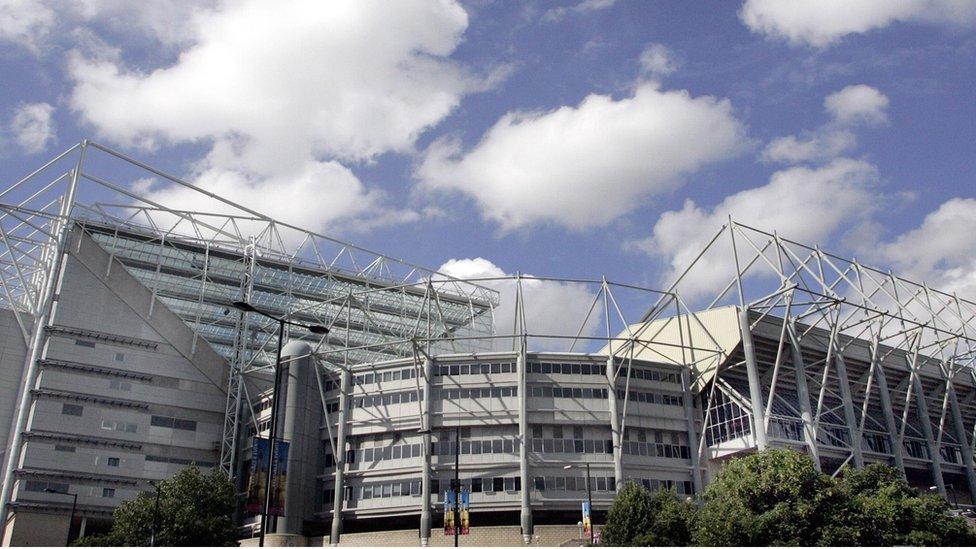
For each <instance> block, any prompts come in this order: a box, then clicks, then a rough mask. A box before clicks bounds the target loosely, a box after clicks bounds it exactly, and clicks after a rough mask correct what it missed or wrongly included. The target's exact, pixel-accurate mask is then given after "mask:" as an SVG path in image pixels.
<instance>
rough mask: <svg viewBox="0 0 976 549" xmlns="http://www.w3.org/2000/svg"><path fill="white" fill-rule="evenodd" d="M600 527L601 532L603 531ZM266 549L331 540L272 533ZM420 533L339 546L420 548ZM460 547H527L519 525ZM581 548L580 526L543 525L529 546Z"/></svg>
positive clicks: (347, 540)
mask: <svg viewBox="0 0 976 549" xmlns="http://www.w3.org/2000/svg"><path fill="white" fill-rule="evenodd" d="M599 528H600V527H599V526H597V531H599ZM257 545H258V540H257V538H250V539H245V540H242V541H241V547H257ZM264 545H265V547H327V546H328V545H329V540H328V537H325V538H323V537H312V538H305V537H302V536H282V535H279V534H271V535H269V536H268V537H267V538H266V539H265V543H264ZM419 545H420V538H419V537H418V535H417V530H393V531H386V532H359V533H355V534H343V535H342V540H341V541H340V542H339V547H412V546H419ZM458 545H459V546H460V547H513V546H522V545H525V544H524V543H523V542H522V534H521V532H520V530H519V527H518V526H482V527H472V528H471V533H470V534H469V535H467V536H461V537H460V540H459V542H458ZM570 545H572V546H577V545H579V529H578V527H577V526H575V525H573V526H562V525H540V526H536V527H535V535H533V536H532V541H531V542H530V543H529V546H532V547H559V546H570ZM429 546H430V547H453V546H454V536H446V535H444V533H443V531H437V532H434V533H433V535H432V536H431V538H430V543H429Z"/></svg>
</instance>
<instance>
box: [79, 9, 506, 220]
mask: <svg viewBox="0 0 976 549" xmlns="http://www.w3.org/2000/svg"><path fill="white" fill-rule="evenodd" d="M99 5H100V6H101V7H100V9H101V10H102V11H103V12H105V10H109V9H110V8H111V9H114V10H123V9H124V8H122V7H119V6H118V5H117V3H104V5H103V4H99ZM467 25H468V16H467V13H466V12H465V10H464V9H463V8H462V7H461V6H460V5H458V4H457V3H455V2H453V1H450V0H444V1H440V2H424V1H419V0H417V1H407V0H404V1H401V2H392V3H390V2H381V1H342V2H328V3H324V2H316V1H311V0H308V1H301V2H295V3H293V4H290V5H289V7H288V9H281V7H280V6H278V5H276V4H275V3H273V2H262V1H257V0H242V1H240V2H233V3H227V4H220V5H219V6H217V7H215V8H213V9H207V8H199V9H197V10H196V11H194V12H193V17H192V18H190V21H189V23H188V27H189V29H188V31H189V32H190V35H189V36H182V35H180V36H176V35H174V36H170V37H169V38H168V40H170V41H173V42H176V43H178V44H185V46H183V49H182V51H181V52H180V54H179V55H178V56H177V57H176V58H175V61H173V62H172V63H171V64H169V65H167V66H163V67H159V68H156V69H154V70H149V71H143V70H137V69H132V68H129V67H126V66H124V65H122V64H121V63H120V62H119V61H118V60H117V59H113V58H110V57H108V58H106V57H98V56H94V57H93V56H89V55H85V54H83V53H81V52H79V51H75V52H73V53H72V55H71V56H70V59H69V63H68V67H69V75H70V78H71V80H72V81H73V89H72V91H71V95H70V105H71V107H72V108H73V109H74V110H75V111H76V112H77V113H78V114H79V115H80V117H81V118H82V119H83V121H85V122H87V123H89V124H90V125H92V126H93V127H94V129H95V132H96V135H97V137H98V138H99V139H103V140H108V141H111V142H114V143H119V144H122V145H123V146H130V147H132V146H135V147H144V148H155V147H160V146H169V145H173V144H182V143H194V144H209V145H210V147H211V150H210V151H209V153H208V154H207V155H206V157H205V158H204V159H202V160H201V161H200V162H198V164H197V165H196V166H195V167H194V174H195V177H196V178H197V182H198V183H199V184H200V185H202V186H204V187H206V188H208V189H210V190H220V191H221V192H222V193H225V196H227V197H228V198H230V199H231V200H235V201H239V202H241V203H243V204H244V205H248V206H252V207H256V209H258V210H260V211H271V210H284V211H281V212H280V213H279V214H280V215H284V216H285V217H284V218H285V219H288V220H295V219H299V220H301V221H302V223H304V224H305V226H307V227H308V228H310V229H316V230H318V229H324V228H326V226H328V224H329V223H330V222H333V221H334V220H336V219H343V218H349V217H350V216H356V215H367V214H369V215H374V214H375V215H379V216H380V217H381V218H382V219H383V220H395V219H399V220H405V219H412V218H416V215H415V214H411V213H410V212H395V211H390V210H383V209H382V208H377V206H378V205H379V204H380V200H381V198H382V197H381V194H380V193H378V192H376V191H373V190H369V189H367V188H366V187H365V186H364V185H363V183H362V182H361V181H359V180H358V179H357V178H356V177H355V176H354V175H353V174H352V172H350V171H349V169H348V168H347V167H346V166H349V165H351V164H354V163H368V162H371V161H373V160H374V159H375V158H376V157H377V156H379V155H381V154H384V153H387V152H399V153H403V152H410V151H412V149H413V145H414V142H415V140H416V139H417V138H418V137H419V136H420V135H421V134H422V133H423V132H425V131H426V130H428V129H429V128H431V127H432V126H434V125H436V124H438V123H439V122H440V121H441V120H443V119H444V118H445V117H446V116H448V115H449V114H450V113H451V112H452V111H453V110H454V109H455V108H456V107H457V106H458V104H459V103H460V101H461V99H462V97H464V96H465V95H466V94H468V93H472V92H474V91H477V90H482V89H485V88H486V87H487V86H490V85H491V83H492V82H493V81H492V80H491V78H492V77H493V76H494V75H489V76H484V77H481V76H476V75H474V74H473V73H471V72H470V71H469V70H467V69H466V68H465V67H463V66H461V65H459V64H458V63H456V62H454V61H453V60H451V59H450V58H449V56H450V55H451V53H452V52H453V51H454V49H455V48H456V47H457V45H458V44H459V43H460V41H461V39H462V35H463V33H464V31H465V30H466V28H467ZM339 163H342V165H340V164H339ZM157 192H162V193H165V196H166V197H167V198H169V199H171V200H172V201H174V202H178V201H179V200H184V201H186V203H185V204H182V205H183V207H186V208H193V209H199V208H200V207H201V203H200V201H201V200H203V199H202V198H196V197H195V196H194V195H189V194H187V193H185V192H182V191H176V190H173V191H171V192H167V191H165V190H158V191H157ZM328 193H334V194H328ZM191 197H192V198H191ZM269 197H274V199H273V200H269V199H268V198H269ZM284 199H287V200H284ZM279 202H283V203H286V204H288V205H282V204H279ZM309 203H315V204H316V205H317V206H316V208H313V209H312V210H314V211H315V212H318V213H315V214H309V213H307V212H304V211H302V210H308V209H309V208H308V204H309ZM376 221H377V220H376V219H373V220H372V221H371V220H370V219H366V220H365V223H367V224H368V223H371V222H376ZM357 226H358V227H362V226H363V223H358V224H357Z"/></svg>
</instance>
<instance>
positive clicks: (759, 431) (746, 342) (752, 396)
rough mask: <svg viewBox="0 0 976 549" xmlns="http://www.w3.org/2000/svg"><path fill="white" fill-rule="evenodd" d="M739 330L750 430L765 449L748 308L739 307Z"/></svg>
mask: <svg viewBox="0 0 976 549" xmlns="http://www.w3.org/2000/svg"><path fill="white" fill-rule="evenodd" d="M739 332H740V333H741V334H742V354H743V355H745V359H746V375H747V376H748V377H749V400H750V401H752V402H751V403H750V404H752V431H753V433H755V435H756V446H757V447H758V448H759V450H765V449H766V447H767V446H769V440H768V439H767V437H766V411H765V409H764V408H763V399H762V386H761V385H760V382H759V366H758V364H757V363H756V348H755V345H753V342H752V330H750V329H749V310H748V309H745V308H740V309H739Z"/></svg>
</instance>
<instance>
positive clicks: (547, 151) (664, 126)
mask: <svg viewBox="0 0 976 549" xmlns="http://www.w3.org/2000/svg"><path fill="white" fill-rule="evenodd" d="M745 141H746V137H745V129H744V127H743V125H742V124H741V123H740V122H739V121H738V120H737V119H736V118H735V117H734V116H733V114H732V107H731V105H730V104H729V102H728V101H727V100H719V99H716V98H714V97H709V96H704V97H692V96H691V95H690V94H689V93H688V92H686V91H662V90H660V89H658V84H656V83H653V82H645V83H641V84H638V86H637V88H636V89H635V91H634V95H633V96H631V97H626V98H623V99H620V100H614V99H613V98H611V97H609V96H606V95H595V94H594V95H590V96H588V97H586V98H585V99H584V100H583V101H582V102H581V103H580V104H579V105H578V106H575V107H571V106H564V107H560V108H558V109H556V110H553V111H549V112H535V113H521V112H509V113H507V114H505V115H504V116H502V117H501V119H499V120H498V122H496V123H495V125H494V126H493V127H492V128H491V129H489V130H488V132H487V133H486V134H485V135H484V136H483V137H482V139H481V142H480V143H478V145H477V146H475V147H474V148H473V149H471V150H469V151H467V152H464V151H462V149H461V146H460V144H459V143H458V142H457V141H456V140H447V139H442V140H439V141H437V142H435V143H434V144H433V145H431V147H430V148H429V149H428V150H427V152H426V155H425V158H424V161H423V163H422V164H421V165H420V166H419V167H418V169H417V176H418V177H419V178H420V179H421V180H422V181H423V182H424V185H425V187H426V188H428V189H446V190H457V191H461V192H464V193H467V194H469V195H470V196H472V197H473V198H474V199H475V200H476V201H477V202H478V205H479V206H480V208H481V211H482V214H483V215H484V216H485V217H486V218H488V219H490V220H492V221H496V222H498V223H499V224H500V225H501V226H502V228H503V229H505V230H509V229H514V228H518V227H522V226H528V225H532V224H536V223H547V222H549V223H556V224H559V225H563V226H565V227H568V228H570V229H577V230H579V229H586V228H589V227H596V226H600V225H605V224H607V223H609V222H610V221H612V220H613V219H615V218H617V217H619V216H620V215H623V214H626V213H628V212H630V211H631V210H633V209H635V208H636V207H637V206H639V205H640V202H641V201H642V200H646V199H647V198H649V197H652V196H654V195H658V194H660V193H663V192H667V191H670V190H672V189H674V188H676V187H678V186H680V185H681V182H682V177H683V176H685V175H686V174H689V173H692V172H694V171H696V170H698V169H699V168H701V167H702V166H704V165H706V164H709V163H712V162H716V161H719V160H723V159H726V158H729V157H732V156H734V155H735V154H737V153H738V152H740V151H741V150H742V149H743V147H744V146H745V144H746V143H745Z"/></svg>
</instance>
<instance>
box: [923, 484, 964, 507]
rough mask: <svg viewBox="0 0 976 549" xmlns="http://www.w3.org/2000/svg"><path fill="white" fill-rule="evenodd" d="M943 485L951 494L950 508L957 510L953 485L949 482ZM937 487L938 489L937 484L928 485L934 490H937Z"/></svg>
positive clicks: (957, 502)
mask: <svg viewBox="0 0 976 549" xmlns="http://www.w3.org/2000/svg"><path fill="white" fill-rule="evenodd" d="M945 487H946V488H948V489H949V493H950V494H952V508H953V509H956V510H958V509H959V501H958V500H957V499H956V488H955V486H953V485H952V483H949V484H946V485H945ZM938 489H939V487H938V486H929V490H933V491H935V490H938Z"/></svg>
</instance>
